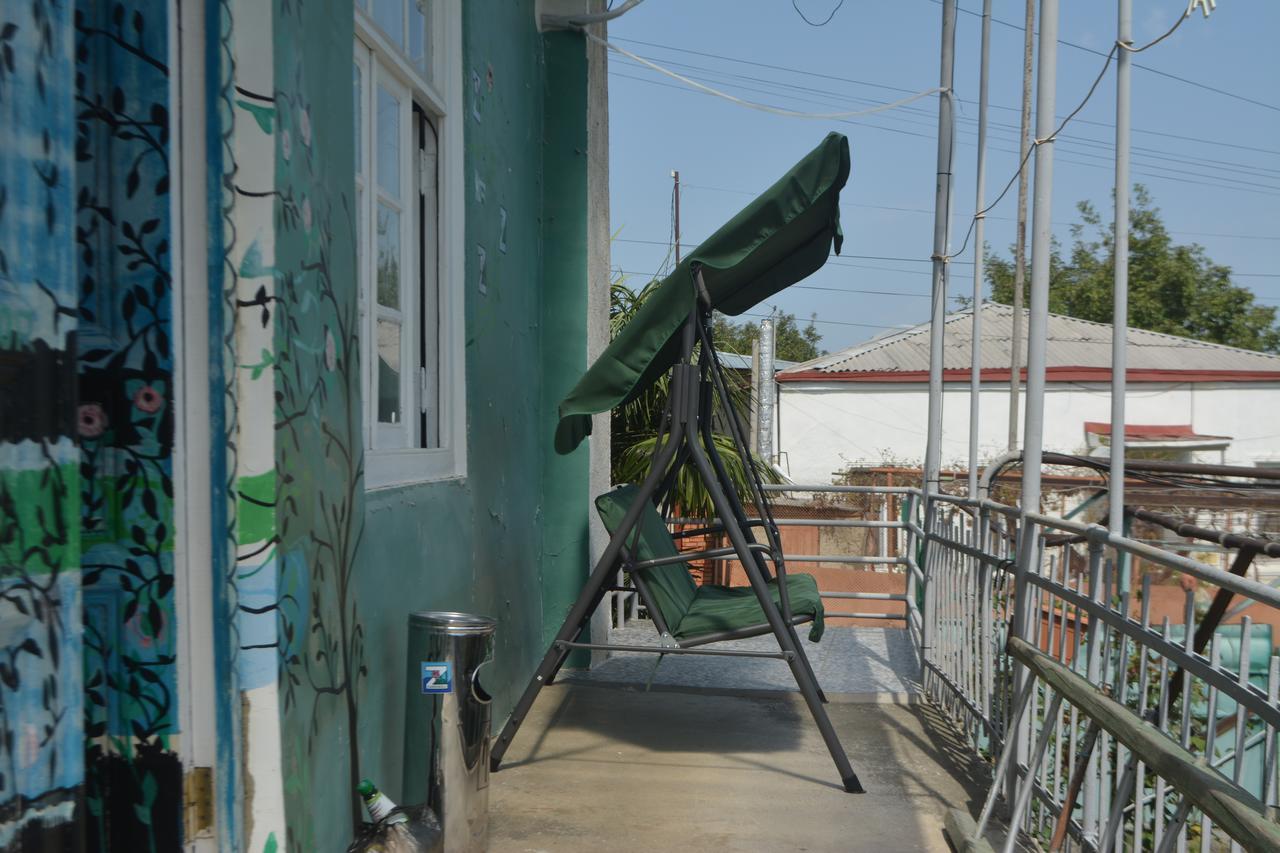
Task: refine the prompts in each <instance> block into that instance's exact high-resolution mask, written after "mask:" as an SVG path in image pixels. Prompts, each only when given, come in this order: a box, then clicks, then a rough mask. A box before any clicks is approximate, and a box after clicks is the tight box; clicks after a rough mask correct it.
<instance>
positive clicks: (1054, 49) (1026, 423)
mask: <svg viewBox="0 0 1280 853" xmlns="http://www.w3.org/2000/svg"><path fill="white" fill-rule="evenodd" d="M1039 56H1040V64H1039V70H1038V72H1037V74H1036V141H1035V145H1036V148H1035V163H1036V175H1035V191H1034V197H1033V202H1032V207H1031V217H1032V218H1031V293H1030V296H1031V298H1030V311H1029V312H1028V314H1029V316H1028V322H1027V385H1026V400H1025V403H1026V405H1025V414H1024V420H1023V429H1022V442H1023V445H1022V446H1023V455H1022V459H1023V470H1022V499H1021V501H1020V502H1019V503H1020V506H1019V510H1020V514H1021V519H1020V522H1019V535H1018V560H1017V582H1016V585H1015V592H1014V614H1015V615H1014V624H1013V625H1012V631H1013V634H1014V636H1016V637H1020V638H1025V637H1027V636H1028V634H1029V629H1030V626H1031V614H1030V608H1029V607H1028V602H1029V601H1030V596H1029V594H1028V593H1029V585H1028V584H1027V582H1026V575H1027V574H1028V573H1029V572H1033V571H1038V570H1039V567H1038V564H1037V554H1038V550H1039V549H1038V548H1037V547H1036V545H1037V541H1036V540H1037V539H1038V527H1037V525H1035V524H1034V523H1032V522H1031V520H1030V519H1029V518H1028V515H1029V514H1031V513H1037V512H1039V509H1040V463H1041V459H1042V458H1043V454H1044V446H1043V444H1044V379H1045V357H1046V352H1045V347H1046V341H1047V339H1048V334H1049V328H1048V326H1049V249H1050V238H1051V236H1052V218H1053V216H1052V202H1053V131H1054V121H1055V117H1054V106H1055V104H1054V101H1055V97H1054V96H1055V94H1056V83H1057V71H1058V0H1040V39H1039ZM1029 677H1030V674H1029V673H1028V672H1027V670H1026V668H1025V667H1023V666H1016V667H1014V689H1015V690H1017V689H1020V688H1021V687H1022V685H1023V683H1024V682H1025V680H1026V679H1027V678H1029ZM1013 737H1014V738H1015V740H1016V741H1017V757H1018V759H1019V761H1020V762H1023V761H1025V759H1026V757H1027V751H1028V749H1029V748H1030V746H1031V743H1030V740H1031V726H1029V725H1028V724H1027V722H1026V721H1023V723H1022V724H1021V725H1020V726H1019V727H1018V729H1017V731H1016V732H1014V734H1013ZM1008 794H1009V799H1010V801H1012V800H1013V797H1014V795H1015V791H1014V790H1013V786H1012V784H1010V789H1009V792H1008Z"/></svg>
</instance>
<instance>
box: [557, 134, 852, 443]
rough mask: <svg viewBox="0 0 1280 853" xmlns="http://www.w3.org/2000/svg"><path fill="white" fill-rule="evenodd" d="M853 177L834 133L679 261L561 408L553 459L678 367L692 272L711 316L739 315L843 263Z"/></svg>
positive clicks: (845, 147) (843, 143)
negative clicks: (833, 258)
mask: <svg viewBox="0 0 1280 853" xmlns="http://www.w3.org/2000/svg"><path fill="white" fill-rule="evenodd" d="M848 178H849V140H848V139H847V138H845V137H844V136H843V135H842V134H838V133H830V134H828V135H827V137H826V139H824V140H822V143H821V144H819V145H818V147H817V148H815V149H813V151H811V152H809V153H808V154H807V155H805V157H804V158H803V159H802V160H800V162H798V163H796V165H795V166H793V167H792V168H791V170H790V171H789V172H787V173H786V174H785V175H783V176H782V178H781V179H779V180H778V181H777V182H776V183H775V184H774V185H773V186H771V187H769V189H768V190H766V191H765V192H764V193H762V194H761V195H759V196H758V197H757V198H756V199H755V200H753V201H752V202H751V203H750V204H748V205H747V206H746V207H744V208H743V209H742V210H741V211H739V212H738V214H737V216H735V217H733V218H732V219H730V220H729V221H728V222H726V223H725V224H724V225H723V226H721V227H720V229H719V230H718V231H716V233H715V234H712V235H711V236H710V237H708V238H707V239H706V240H705V241H703V243H702V244H701V245H699V246H698V247H697V248H696V249H694V250H693V251H692V252H690V253H689V254H688V255H687V256H686V257H685V258H684V259H682V260H681V262H680V263H679V265H677V266H676V268H675V269H674V270H673V271H672V272H671V274H670V275H668V276H667V277H666V278H665V279H663V281H662V283H661V284H659V285H658V287H657V288H656V289H655V290H654V292H653V294H652V295H651V296H650V297H649V298H648V299H647V300H646V301H645V303H644V305H643V306H641V308H640V310H639V311H637V312H636V316H635V317H634V318H632V320H631V322H630V323H628V324H627V325H626V327H624V328H623V329H622V331H621V332H619V333H618V336H617V337H616V338H614V339H613V341H612V342H611V343H610V344H609V346H608V347H607V348H606V349H605V351H604V352H603V353H601V355H600V357H599V358H598V359H596V362H595V364H593V365H591V367H590V368H589V369H588V370H587V372H586V373H584V374H583V375H582V378H581V379H579V380H578V384H577V385H575V386H574V388H573V390H572V391H570V392H569V394H568V396H566V397H565V398H564V400H562V401H561V403H560V423H559V425H558V426H557V427H556V437H555V447H556V451H557V452H559V453H569V452H570V451H572V450H573V449H574V448H575V447H577V446H578V445H579V444H580V443H581V442H582V439H583V438H585V437H586V436H587V435H589V434H590V433H591V416H592V415H595V414H598V413H599V412H604V411H608V410H610V409H613V408H614V407H616V406H619V405H622V404H625V403H627V402H630V401H631V400H632V399H634V398H635V397H637V396H639V395H640V394H641V393H643V392H644V391H645V389H647V388H648V387H649V386H650V385H651V384H653V382H654V381H655V380H656V379H657V378H658V377H660V376H662V375H663V374H664V373H666V372H667V370H669V369H670V368H671V366H672V365H673V364H675V363H676V361H677V360H678V359H679V355H680V327H681V324H682V323H683V322H684V321H685V320H686V319H687V318H688V316H689V313H690V312H691V311H693V310H694V308H695V302H696V293H695V286H694V278H693V269H694V267H695V266H698V267H701V269H702V278H703V282H704V284H705V285H706V289H707V294H708V296H709V297H710V300H711V305H710V307H711V308H713V309H715V310H717V311H720V312H721V313H723V314H729V315H738V314H741V313H742V312H744V311H747V310H749V309H750V308H752V307H753V306H755V305H758V304H759V303H760V302H762V301H764V300H765V299H768V298H769V297H770V296H772V295H773V294H775V293H777V292H779V291H780V290H783V289H785V288H787V287H790V286H791V285H793V284H795V283H796V282H798V281H800V280H802V279H804V278H806V277H807V276H809V275H811V274H812V273H813V272H814V271H816V270H817V269H818V268H819V267H821V266H822V265H823V264H824V263H826V260H827V257H828V256H829V255H830V253H831V250H832V249H833V248H834V249H835V251H836V254H839V253H840V245H841V243H842V241H843V235H842V234H841V231H840V208H839V200H840V190H841V189H842V188H843V187H844V185H845V181H847V180H848Z"/></svg>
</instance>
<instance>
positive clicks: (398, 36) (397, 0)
mask: <svg viewBox="0 0 1280 853" xmlns="http://www.w3.org/2000/svg"><path fill="white" fill-rule="evenodd" d="M373 19H374V20H375V21H377V22H378V26H380V27H382V31H383V32H385V33H386V34H387V36H388V37H389V38H390V39H391V43H392V44H394V45H395V46H396V47H398V48H401V49H404V0H373Z"/></svg>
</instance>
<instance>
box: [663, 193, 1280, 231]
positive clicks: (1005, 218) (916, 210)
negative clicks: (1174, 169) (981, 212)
mask: <svg viewBox="0 0 1280 853" xmlns="http://www.w3.org/2000/svg"><path fill="white" fill-rule="evenodd" d="M683 186H684V188H685V189H686V190H704V191H707V192H717V193H733V194H734V195H745V196H753V197H754V196H758V195H760V192H759V191H754V192H753V191H751V190H741V189H730V188H728V187H713V186H708V185H707V184H689V183H686V184H684V185H683ZM840 206H841V207H842V208H844V207H865V208H869V209H871V210H891V211H895V212H898V213H919V214H922V215H924V216H933V211H932V210H929V209H928V208H924V207H901V206H895V205H889V204H867V203H865V202H856V201H844V202H841V203H840ZM987 219H999V220H1001V221H1004V222H1013V221H1014V219H1013V217H1012V216H991V215H988V216H987ZM1168 232H1169V233H1170V234H1185V235H1187V236H1190V237H1222V238H1228V239H1235V240H1280V236H1277V235H1273V234H1226V233H1224V232H1221V231H1182V230H1180V229H1174V228H1170V229H1168Z"/></svg>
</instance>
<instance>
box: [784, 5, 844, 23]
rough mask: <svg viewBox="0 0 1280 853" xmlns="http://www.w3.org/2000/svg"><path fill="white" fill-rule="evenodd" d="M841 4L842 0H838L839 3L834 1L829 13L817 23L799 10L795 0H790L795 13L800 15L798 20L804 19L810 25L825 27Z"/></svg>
mask: <svg viewBox="0 0 1280 853" xmlns="http://www.w3.org/2000/svg"><path fill="white" fill-rule="evenodd" d="M843 5H844V0H840V2H839V3H836V6H835V8H834V9H832V10H831V14H830V15H827V17H826V20H824V21H821V22H819V23H814V22H813V21H811V20H809V19H808V17H806V16H805V14H804V12H802V11H800V6H799V4H798V3H796V0H791V6H792V8H794V9H795V10H796V14H797V15H799V16H800V20H802V21H804V22H805V23H806V24H808V25H809V26H811V27H825V26H826V25H827V24H829V23H831V19H832V18H834V17H835V16H836V12H839V11H840V7H841V6H843Z"/></svg>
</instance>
